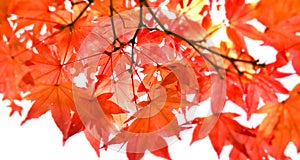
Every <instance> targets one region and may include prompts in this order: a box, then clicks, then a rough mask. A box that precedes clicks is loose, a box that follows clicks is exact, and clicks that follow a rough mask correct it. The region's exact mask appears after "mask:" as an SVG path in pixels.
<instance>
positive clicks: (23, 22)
mask: <svg viewBox="0 0 300 160" xmlns="http://www.w3.org/2000/svg"><path fill="white" fill-rule="evenodd" d="M61 5H62V3H57V1H56V0H40V1H27V0H14V1H12V2H11V5H10V7H9V9H8V14H14V15H17V16H18V17H19V18H18V19H17V20H16V23H17V24H18V25H17V30H18V29H20V28H24V27H25V26H29V25H32V24H34V26H33V31H34V33H39V32H40V31H41V29H42V27H43V26H44V25H46V26H47V29H49V30H51V28H52V27H53V24H55V21H54V20H53V18H52V16H53V15H55V12H53V11H51V10H50V9H49V7H50V6H51V7H52V9H53V8H54V9H55V10H56V9H58V8H59V7H62V6H61Z"/></svg>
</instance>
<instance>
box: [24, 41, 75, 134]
mask: <svg viewBox="0 0 300 160" xmlns="http://www.w3.org/2000/svg"><path fill="white" fill-rule="evenodd" d="M36 49H37V50H38V51H39V53H38V54H34V55H33V57H32V59H30V60H28V62H27V64H28V66H29V68H30V74H31V76H32V78H33V79H34V82H33V83H34V85H33V86H32V88H31V89H30V91H31V93H30V94H29V95H28V96H26V97H25V98H26V99H29V100H32V101H34V104H33V106H32V107H31V108H30V110H29V112H28V114H27V117H26V118H25V120H24V121H23V122H22V124H24V123H25V122H26V121H28V120H30V119H32V118H38V117H40V116H41V115H43V114H44V113H46V112H47V111H49V110H51V114H52V117H53V119H54V121H55V123H56V124H57V126H58V127H59V129H60V130H61V131H62V134H63V136H64V139H66V137H69V135H68V134H69V133H68V132H69V125H70V124H71V111H75V105H74V100H73V95H72V81H71V74H70V70H69V69H70V68H71V65H66V64H67V63H68V62H69V61H71V60H72V56H71V57H69V56H67V55H66V54H65V55H64V54H61V53H60V52H58V51H57V50H56V48H55V46H47V45H45V44H39V45H37V46H36Z"/></svg>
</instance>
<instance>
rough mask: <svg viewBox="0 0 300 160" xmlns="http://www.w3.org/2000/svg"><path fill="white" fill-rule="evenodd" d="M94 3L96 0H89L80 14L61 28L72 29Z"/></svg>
mask: <svg viewBox="0 0 300 160" xmlns="http://www.w3.org/2000/svg"><path fill="white" fill-rule="evenodd" d="M93 3H94V0H88V4H87V5H86V6H85V7H84V8H83V10H82V11H81V12H80V13H79V15H78V16H77V17H76V18H75V19H74V20H73V21H72V22H71V23H69V24H68V25H66V26H62V27H61V29H62V30H63V29H65V28H70V30H72V27H73V26H74V24H75V23H76V22H77V21H78V20H79V19H80V18H81V17H82V15H83V14H84V13H85V11H86V10H87V9H88V8H89V7H90V6H91V5H92V4H93Z"/></svg>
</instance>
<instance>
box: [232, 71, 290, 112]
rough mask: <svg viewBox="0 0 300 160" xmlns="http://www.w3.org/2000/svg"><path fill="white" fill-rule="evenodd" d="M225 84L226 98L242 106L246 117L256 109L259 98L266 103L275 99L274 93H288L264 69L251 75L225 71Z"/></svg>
mask: <svg viewBox="0 0 300 160" xmlns="http://www.w3.org/2000/svg"><path fill="white" fill-rule="evenodd" d="M226 84H227V94H226V95H227V97H228V99H229V100H231V101H232V102H234V103H236V104H237V105H238V106H240V107H241V108H243V109H244V110H245V111H246V113H247V117H248V118H250V116H251V114H252V113H253V112H255V111H256V109H257V107H258V104H259V100H260V98H262V100H263V101H264V103H268V102H273V101H277V99H278V98H277V95H276V94H275V93H281V94H288V90H287V89H286V88H285V87H284V86H283V85H282V83H280V82H279V81H277V80H275V79H274V78H273V77H272V73H269V72H266V70H265V69H262V70H261V71H260V72H259V73H257V74H252V75H251V76H247V75H245V76H241V77H240V76H237V75H235V74H233V73H227V74H226ZM270 91H271V92H270ZM244 95H245V96H244Z"/></svg>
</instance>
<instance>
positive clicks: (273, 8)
mask: <svg viewBox="0 0 300 160" xmlns="http://www.w3.org/2000/svg"><path fill="white" fill-rule="evenodd" d="M271 4H272V5H271ZM299 9H300V3H299V1H297V0H289V1H287V2H284V3H283V2H282V1H276V2H274V3H273V2H272V3H270V2H269V1H266V0H262V1H260V2H259V3H258V4H257V6H256V18H257V19H258V20H259V21H260V22H261V23H263V24H264V25H265V26H266V27H267V28H266V30H265V33H264V36H263V41H264V44H265V45H271V46H274V48H276V49H277V50H278V52H279V53H278V54H280V55H281V56H282V57H285V58H286V59H290V60H292V64H293V66H294V69H295V70H296V73H297V74H298V75H300V71H299V63H297V62H298V60H299V52H298V51H299V48H300V38H299V36H297V33H298V32H299V31H300V27H299V22H300V14H299V12H298V10H299ZM266 15H271V16H267V17H266ZM282 31H284V32H282ZM286 52H289V53H288V54H287V53H286ZM287 55H290V56H287ZM277 58H278V56H277ZM277 61H279V62H280V60H279V59H278V60H277Z"/></svg>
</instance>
